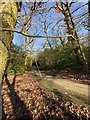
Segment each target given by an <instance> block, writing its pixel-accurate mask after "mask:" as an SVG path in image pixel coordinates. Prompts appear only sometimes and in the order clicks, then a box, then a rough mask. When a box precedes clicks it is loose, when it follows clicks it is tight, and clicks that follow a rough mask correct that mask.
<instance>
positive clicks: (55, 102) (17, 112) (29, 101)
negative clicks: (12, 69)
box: [2, 72, 90, 120]
mask: <svg viewBox="0 0 90 120" xmlns="http://www.w3.org/2000/svg"><path fill="white" fill-rule="evenodd" d="M48 77H50V76H48ZM37 78H38V77H37ZM39 79H40V78H39ZM39 79H38V80H39ZM38 80H36V79H35V78H34V77H33V75H32V74H31V73H30V72H25V73H24V74H21V75H17V76H16V77H13V76H11V77H9V78H8V80H6V81H5V82H4V83H3V85H2V96H3V119H2V120H79V119H80V120H89V119H90V112H89V111H88V109H87V108H86V107H85V106H81V105H78V104H74V103H73V102H72V101H69V100H66V99H64V98H63V97H62V96H56V95H55V94H54V93H53V92H51V91H49V90H48V89H47V88H46V87H44V86H43V85H42V84H41V83H40V82H39V81H38ZM40 81H41V80H40ZM56 92H57V91H56Z"/></svg>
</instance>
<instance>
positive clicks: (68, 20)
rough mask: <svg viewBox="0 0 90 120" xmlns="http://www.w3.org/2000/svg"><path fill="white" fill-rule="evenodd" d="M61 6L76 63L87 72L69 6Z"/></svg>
mask: <svg viewBox="0 0 90 120" xmlns="http://www.w3.org/2000/svg"><path fill="white" fill-rule="evenodd" d="M61 6H62V8H63V14H64V16H65V22H66V24H67V30H68V34H71V35H73V36H74V38H72V37H68V40H69V41H71V43H72V46H73V50H74V52H75V54H76V58H77V61H78V62H79V63H80V64H81V65H83V68H84V69H85V70H87V61H86V58H85V55H84V52H83V51H82V48H81V45H80V43H79V37H78V34H77V31H76V28H75V24H74V21H73V17H72V13H71V11H70V8H69V4H68V2H67V4H66V5H64V4H63V3H61Z"/></svg>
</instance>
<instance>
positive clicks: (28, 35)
mask: <svg viewBox="0 0 90 120" xmlns="http://www.w3.org/2000/svg"><path fill="white" fill-rule="evenodd" d="M0 31H11V32H16V33H19V34H22V35H24V36H27V37H34V38H65V37H72V38H73V39H75V40H76V38H75V37H74V36H73V35H71V34H70V35H65V36H41V35H31V34H28V33H26V32H22V31H21V30H15V29H10V28H0Z"/></svg>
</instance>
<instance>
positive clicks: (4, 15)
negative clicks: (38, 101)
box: [0, 2, 20, 83]
mask: <svg viewBox="0 0 90 120" xmlns="http://www.w3.org/2000/svg"><path fill="white" fill-rule="evenodd" d="M19 7H20V3H18V2H0V21H1V22H2V23H1V26H0V27H1V28H11V29H13V28H14V26H15V24H16V21H17V13H18V10H19ZM12 39H13V32H10V31H2V33H1V35H0V83H1V80H2V75H3V74H4V71H5V68H6V64H7V60H8V53H9V49H10V44H11V41H12Z"/></svg>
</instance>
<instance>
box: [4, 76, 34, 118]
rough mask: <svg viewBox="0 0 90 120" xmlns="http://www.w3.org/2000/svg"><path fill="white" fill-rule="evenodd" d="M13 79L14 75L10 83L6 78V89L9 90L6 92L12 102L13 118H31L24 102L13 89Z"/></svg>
mask: <svg viewBox="0 0 90 120" xmlns="http://www.w3.org/2000/svg"><path fill="white" fill-rule="evenodd" d="M15 79H16V76H14V78H13V82H12V83H11V84H10V83H9V80H8V79H7V80H6V84H7V85H8V89H9V90H10V92H9V93H8V94H9V97H10V100H11V104H12V109H13V111H12V112H13V115H14V120H32V115H31V113H30V111H29V110H28V109H27V108H26V105H25V103H24V102H23V101H22V100H21V99H20V97H19V96H18V94H17V92H16V91H15V88H14V85H15ZM3 120H4V119H3Z"/></svg>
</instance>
